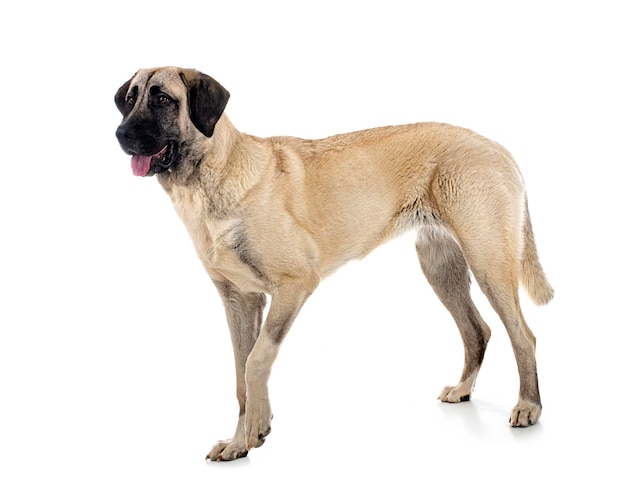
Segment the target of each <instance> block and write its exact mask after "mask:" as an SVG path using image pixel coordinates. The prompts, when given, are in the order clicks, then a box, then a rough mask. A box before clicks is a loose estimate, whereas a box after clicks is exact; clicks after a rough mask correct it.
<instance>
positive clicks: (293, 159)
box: [115, 67, 553, 460]
mask: <svg viewBox="0 0 626 486" xmlns="http://www.w3.org/2000/svg"><path fill="white" fill-rule="evenodd" d="M229 96H230V95H229V93H228V91H227V90H226V89H225V88H224V87H222V86H221V85H220V84H219V83H218V82H217V81H215V80H214V79H213V78H211V77H210V76H207V75H205V74H202V73H200V72H198V71H196V70H192V69H181V68H176V67H165V68H158V69H142V70H140V71H138V72H137V73H136V74H135V75H134V76H133V77H132V78H131V79H130V80H129V81H127V82H126V83H124V85H123V86H122V87H120V88H119V90H118V92H117V94H116V96H115V103H116V104H117V107H118V108H119V110H120V111H121V112H122V115H123V117H124V118H123V121H122V123H121V125H120V126H119V128H118V129H117V132H116V135H117V138H118V140H119V143H120V145H121V147H122V149H123V150H124V152H126V153H127V154H129V155H130V156H131V166H132V170H133V173H134V174H135V175H137V176H151V175H155V174H156V176H157V179H158V181H159V182H160V183H161V185H162V186H163V188H164V189H165V191H166V192H167V193H168V194H169V196H170V198H171V200H172V202H173V204H174V207H175V208H176V211H177V212H178V214H179V216H180V218H181V219H182V220H183V222H184V223H185V225H186V227H187V230H188V231H189V235H190V236H191V239H192V240H193V243H194V245H195V248H196V251H197V253H198V256H199V257H200V260H201V261H202V263H203V265H204V268H205V269H206V271H207V273H208V274H209V277H210V278H211V279H212V280H213V282H214V283H215V286H216V287H217V290H218V291H219V293H220V295H221V297H222V300H223V302H224V307H225V309H226V318H227V321H228V326H229V328H230V333H231V337H232V343H233V347H234V352H235V367H236V373H237V399H238V401H239V420H238V423H237V427H236V430H235V435H234V436H233V438H232V439H230V440H225V441H220V442H218V443H217V444H216V445H215V446H214V447H213V449H212V450H211V451H210V452H209V453H208V455H207V459H210V460H232V459H236V458H238V457H243V456H245V455H246V454H247V453H248V451H249V450H250V449H252V448H253V447H259V446H260V445H262V444H263V442H264V441H265V438H266V436H267V435H268V434H269V433H270V423H271V419H272V411H271V408H270V401H269V397H268V379H269V376H270V370H271V368H272V364H273V363H274V360H275V359H276V356H277V354H278V349H279V347H280V345H281V343H282V341H283V339H284V338H285V335H286V334H287V332H288V331H289V328H290V327H291V324H292V323H293V321H294V319H295V318H296V315H297V314H298V311H299V310H300V308H301V307H302V305H303V304H304V302H305V301H306V299H307V297H308V296H309V295H311V293H312V292H313V291H314V290H315V288H316V287H317V286H318V284H319V283H320V281H321V279H322V278H324V277H325V276H327V275H329V274H331V273H332V272H333V271H335V270H336V269H337V268H339V267H340V266H341V265H343V264H344V263H346V262H347V261H349V260H352V259H356V258H363V257H364V256H365V255H367V254H368V253H369V252H371V251H372V250H373V249H374V248H376V247H377V246H378V245H380V244H381V243H383V242H385V241H387V240H389V239H390V238H393V237H395V236H397V235H399V234H400V233H402V232H404V231H407V230H410V229H412V230H415V231H416V233H417V238H416V242H415V247H416V249H417V254H418V257H419V261H420V264H421V267H422V270H423V271H424V274H425V275H426V278H427V279H428V282H429V283H430V284H431V285H432V287H433V289H434V291H435V293H436V294H437V296H438V297H439V299H440V300H441V302H442V303H443V305H444V306H445V307H446V308H447V309H448V311H450V313H451V314H452V317H453V318H454V321H455V322H456V324H457V326H458V328H459V331H460V332H461V336H462V338H463V343H464V347H465V364H464V367H463V372H462V374H461V379H460V382H459V384H458V385H456V386H447V387H445V388H444V389H443V391H442V392H441V394H440V395H439V399H440V400H441V401H444V402H462V401H466V400H469V398H470V393H471V391H472V387H473V385H474V382H475V380H476V375H477V374H478V370H479V368H480V366H481V363H482V361H483V356H484V354H485V348H486V346H487V342H488V341H489V336H490V334H491V333H490V330H489V327H488V326H487V324H486V323H485V321H484V320H483V319H482V317H481V316H480V314H479V313H478V310H477V309H476V307H475V305H474V303H473V302H472V299H471V297H470V271H471V273H472V274H473V275H474V278H475V279H476V281H477V282H478V285H479V286H480V289H481V290H482V291H483V292H484V293H485V295H486V296H487V298H488V300H489V302H490V303H491V305H492V306H493V308H494V309H495V312H496V313H497V314H498V316H499V317H500V318H501V319H502V322H503V323H504V326H505V327H506V330H507V332H508V335H509V336H510V339H511V343H512V345H513V351H514V353H515V358H516V360H517V367H518V370H519V378H520V388H519V398H518V401H517V404H516V405H515V407H514V408H513V411H512V412H511V416H510V420H509V421H510V424H511V425H512V426H513V427H526V426H529V425H532V424H534V423H536V422H537V420H538V419H539V415H540V414H541V400H540V397H539V386H538V380H537V367H536V362H535V337H534V335H533V333H532V332H531V330H530V329H529V327H528V326H527V325H526V322H525V321H524V317H523V316H522V311H521V309H520V303H519V296H518V284H519V283H521V284H522V285H523V286H524V287H525V289H526V290H527V291H528V294H529V295H530V297H531V299H532V300H533V301H534V302H535V303H536V304H538V305H541V304H546V303H547V302H548V301H550V299H551V298H552V296H553V290H552V288H551V286H550V284H549V283H548V281H547V279H546V276H545V274H544V272H543V269H542V267H541V264H540V263H539V259H538V256H537V248H536V246H535V240H534V237H533V231H532V227H531V222H530V217H529V213H528V204H527V198H526V192H525V189H524V183H523V180H522V176H521V174H520V171H519V169H518V167H517V165H516V164H515V162H514V160H513V157H512V156H511V155H510V154H509V152H507V151H506V150H505V149H504V148H503V147H501V146H500V145H498V144H497V143H495V142H492V141H491V140H488V139H486V138H484V137H482V136H480V135H478V134H476V133H474V132H472V131H470V130H467V129H464V128H459V127H455V126H450V125H446V124H442V123H417V124H414V125H404V126H394V127H383V128H374V129H371V130H364V131H359V132H354V133H347V134H343V135H336V136H332V137H328V138H325V139H322V140H304V139H300V138H295V137H271V138H259V137H254V136H251V135H247V134H245V133H241V132H239V131H238V130H237V129H235V127H234V126H233V125H232V124H231V122H230V120H229V119H228V118H227V116H226V115H225V114H224V108H225V106H226V103H227V101H228V98H229ZM266 295H270V296H271V305H270V308H269V311H268V314H267V317H266V318H265V320H264V322H263V315H264V313H263V310H264V307H265V303H266Z"/></svg>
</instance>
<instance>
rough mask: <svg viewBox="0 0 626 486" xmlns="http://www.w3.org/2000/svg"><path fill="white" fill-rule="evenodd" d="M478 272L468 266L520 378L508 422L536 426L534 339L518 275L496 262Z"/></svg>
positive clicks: (538, 402)
mask: <svg viewBox="0 0 626 486" xmlns="http://www.w3.org/2000/svg"><path fill="white" fill-rule="evenodd" d="M482 263H483V265H482V267H481V268H478V267H476V266H475V265H474V264H472V265H471V268H472V272H473V273H474V276H475V277H476V280H477V281H478V284H479V285H480V288H481V290H482V291H483V292H484V294H485V295H486V296H487V298H488V299H489V302H490V303H491V306H492V307H493V308H494V310H495V311H496V313H497V314H498V316H499V317H500V319H502V322H503V323H504V327H505V328H506V331H507V333H508V335H509V338H510V340H511V344H512V346H513V352H514V354H515V359H516V361H517V369H518V372H519V378H520V389H519V400H518V402H517V405H515V407H514V408H513V410H512V412H511V417H510V419H509V422H510V424H511V425H512V426H513V427H527V426H529V425H533V424H535V423H537V421H538V420H539V416H540V415H541V398H540V396H539V381H538V378H537V363H536V360H535V344H536V339H535V336H534V334H533V333H532V331H531V330H530V328H529V327H528V325H527V324H526V321H525V320H524V316H523V315H522V310H521V307H520V303H519V296H518V282H517V274H513V273H512V272H511V271H510V269H511V267H513V268H516V267H515V266H514V265H511V264H510V263H507V262H500V261H498V260H497V259H495V258H492V259H490V260H489V261H488V262H487V261H486V260H483V262H482Z"/></svg>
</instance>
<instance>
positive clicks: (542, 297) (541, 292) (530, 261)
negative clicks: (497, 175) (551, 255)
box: [520, 201, 554, 305]
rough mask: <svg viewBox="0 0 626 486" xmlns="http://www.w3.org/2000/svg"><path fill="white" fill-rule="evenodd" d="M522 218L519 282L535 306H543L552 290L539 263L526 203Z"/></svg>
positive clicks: (552, 295)
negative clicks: (522, 234)
mask: <svg viewBox="0 0 626 486" xmlns="http://www.w3.org/2000/svg"><path fill="white" fill-rule="evenodd" d="M524 216H525V217H524V229H523V231H524V242H523V244H524V249H523V251H522V260H521V272H520V280H521V282H522V285H523V286H524V288H525V289H526V292H527V293H528V296H529V297H530V298H531V300H532V301H533V302H534V303H535V304H536V305H545V304H547V303H548V302H550V300H552V297H554V289H553V288H552V286H551V285H550V283H549V282H548V279H547V277H546V274H545V273H544V271H543V267H542V266H541V263H540V262H539V256H538V255H537V245H536V244H535V236H534V234H533V227H532V224H531V222H530V213H529V211H528V201H526V214H525V215H524Z"/></svg>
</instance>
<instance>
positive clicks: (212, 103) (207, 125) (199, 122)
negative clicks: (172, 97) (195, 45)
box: [180, 70, 230, 137]
mask: <svg viewBox="0 0 626 486" xmlns="http://www.w3.org/2000/svg"><path fill="white" fill-rule="evenodd" d="M180 78H181V79H182V80H183V83H185V86H187V101H188V105H189V117H190V118H191V121H192V122H193V124H194V125H195V127H196V128H197V129H198V130H200V132H202V133H203V134H204V135H206V136H207V137H210V136H212V135H213V130H214V129H215V124H216V123H217V121H218V120H219V119H220V117H221V116H222V113H223V112H224V108H226V103H228V98H230V93H229V92H228V91H227V90H226V88H224V87H223V86H222V85H221V84H220V83H218V82H217V81H215V79H213V78H212V77H211V76H207V75H206V74H202V73H201V72H198V71H193V70H184V71H181V73H180Z"/></svg>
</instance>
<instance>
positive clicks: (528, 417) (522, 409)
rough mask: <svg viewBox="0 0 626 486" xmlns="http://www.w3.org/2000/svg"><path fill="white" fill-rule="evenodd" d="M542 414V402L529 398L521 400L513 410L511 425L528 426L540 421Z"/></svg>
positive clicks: (510, 419)
mask: <svg viewBox="0 0 626 486" xmlns="http://www.w3.org/2000/svg"><path fill="white" fill-rule="evenodd" d="M540 415H541V404H538V403H534V402H531V401H528V400H520V401H519V402H518V403H517V405H516V406H515V408H514V409H513V410H512V411H511V418H509V423H510V424H511V427H528V426H530V425H534V424H536V423H537V422H538V421H539V416H540Z"/></svg>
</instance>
